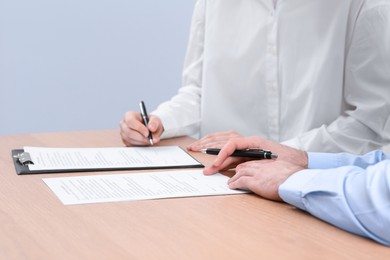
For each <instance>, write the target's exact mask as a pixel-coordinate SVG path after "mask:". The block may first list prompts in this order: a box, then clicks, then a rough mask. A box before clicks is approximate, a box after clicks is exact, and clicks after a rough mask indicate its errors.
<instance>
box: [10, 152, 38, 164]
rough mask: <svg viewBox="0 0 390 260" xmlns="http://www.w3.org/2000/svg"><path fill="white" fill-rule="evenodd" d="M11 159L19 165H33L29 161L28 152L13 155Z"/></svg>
mask: <svg viewBox="0 0 390 260" xmlns="http://www.w3.org/2000/svg"><path fill="white" fill-rule="evenodd" d="M13 157H14V158H15V159H16V161H17V162H18V163H19V164H21V165H28V164H34V162H33V161H32V160H31V156H30V153H28V152H22V153H17V154H14V155H13Z"/></svg>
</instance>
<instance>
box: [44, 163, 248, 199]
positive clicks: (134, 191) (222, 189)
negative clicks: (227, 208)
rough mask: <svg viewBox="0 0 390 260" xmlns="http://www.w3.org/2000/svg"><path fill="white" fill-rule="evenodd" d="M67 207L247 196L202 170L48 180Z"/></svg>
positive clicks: (223, 177) (219, 177)
mask: <svg viewBox="0 0 390 260" xmlns="http://www.w3.org/2000/svg"><path fill="white" fill-rule="evenodd" d="M43 181H44V182H45V183H46V184H47V185H48V186H49V188H50V189H51V190H52V191H53V192H54V193H55V194H56V195H57V197H58V198H59V199H60V200H61V202H62V203H63V204H65V205H75V204H86V203H100V202H115V201H131V200H148V199H162V198H176V197H193V196H211V195H227V194H240V193H247V191H242V190H231V189H230V188H229V186H228V185H227V181H228V177H226V176H224V175H222V174H219V173H217V174H214V175H210V176H206V175H204V174H203V172H202V170H176V171H162V172H147V173H132V174H109V175H91V176H74V177H57V178H44V179H43Z"/></svg>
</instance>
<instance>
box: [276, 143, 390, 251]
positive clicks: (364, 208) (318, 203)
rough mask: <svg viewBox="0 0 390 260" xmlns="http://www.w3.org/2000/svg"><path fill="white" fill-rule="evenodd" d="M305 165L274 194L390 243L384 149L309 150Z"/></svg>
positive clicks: (388, 165) (389, 162) (389, 160)
mask: <svg viewBox="0 0 390 260" xmlns="http://www.w3.org/2000/svg"><path fill="white" fill-rule="evenodd" d="M308 155H309V170H303V171H300V172H298V173H295V174H294V175H292V176H290V177H289V178H288V179H287V180H286V181H285V182H284V183H283V184H282V185H281V186H280V187H279V195H280V197H281V198H282V199H283V200H284V201H285V202H287V203H289V204H292V205H294V206H296V207H298V208H300V209H303V210H305V211H308V212H309V213H311V214H312V215H314V216H316V217H318V218H320V219H322V220H324V221H327V222H329V223H331V224H333V225H335V226H337V227H339V228H342V229H344V230H347V231H349V232H352V233H354V234H358V235H360V236H364V237H369V238H371V239H373V240H376V241H377V242H379V243H382V244H385V245H388V246H390V155H385V154H383V152H382V151H379V150H377V151H373V152H371V153H369V154H366V155H364V156H354V155H351V154H345V153H342V154H325V153H309V154H308Z"/></svg>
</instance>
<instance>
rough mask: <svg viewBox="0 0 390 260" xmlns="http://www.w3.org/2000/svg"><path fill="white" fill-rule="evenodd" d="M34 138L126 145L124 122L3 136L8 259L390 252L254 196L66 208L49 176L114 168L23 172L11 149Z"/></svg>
mask: <svg viewBox="0 0 390 260" xmlns="http://www.w3.org/2000/svg"><path fill="white" fill-rule="evenodd" d="M191 141H192V139H191V138H188V137H180V138H175V139H170V140H165V141H163V142H162V143H161V145H180V146H182V147H185V146H186V145H187V144H189V143H190V142H191ZM27 145H30V146H49V147H50V146H51V147H110V146H113V147H115V146H123V144H122V143H121V140H120V138H119V132H118V131H117V130H107V131H85V132H68V133H45V134H29V135H7V136H0V223H1V226H0V259H299V260H302V259H390V249H389V248H387V247H385V246H382V245H380V244H377V243H375V242H373V241H370V240H368V239H365V238H361V237H358V236H355V235H352V234H349V233H347V232H345V231H342V230H340V229H338V228H335V227H333V226H331V225H329V224H327V223H324V222H322V221H320V220H318V219H316V218H314V217H312V216H310V215H309V214H307V213H305V212H302V211H300V210H297V209H295V208H294V207H291V206H289V205H286V204H284V203H276V202H272V201H268V200H265V199H262V198H260V197H258V196H256V195H254V194H243V195H229V196H211V197H194V198H178V199H161V200H147V201H131V202H117V203H100V204H86V205H73V206H64V205H62V203H61V202H60V201H59V200H58V199H57V197H56V196H55V195H54V193H53V192H51V190H50V189H49V188H48V187H47V186H46V185H45V183H44V182H43V181H42V178H44V177H45V178H46V177H60V176H76V175H92V174H111V173H114V172H96V173H95V172H89V173H86V172H83V173H66V174H65V173H64V174H62V173H59V174H37V175H24V176H18V175H16V173H15V169H14V166H13V164H12V160H11V149H15V148H22V147H23V146H27ZM192 155H193V156H194V157H195V158H197V159H198V160H199V161H201V162H202V163H204V164H205V165H210V164H211V163H212V161H213V159H214V158H215V157H214V156H212V155H205V154H200V153H192ZM121 172H123V173H129V172H130V173H131V172H132V171H121ZM134 172H139V171H134ZM115 173H120V172H118V171H115Z"/></svg>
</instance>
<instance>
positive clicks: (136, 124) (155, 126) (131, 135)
mask: <svg viewBox="0 0 390 260" xmlns="http://www.w3.org/2000/svg"><path fill="white" fill-rule="evenodd" d="M149 131H151V132H152V135H153V141H154V143H158V142H159V141H160V136H161V133H162V132H163V127H162V124H161V120H160V119H159V118H158V117H156V116H152V117H151V118H150V122H149V124H148V127H146V126H145V125H144V123H143V121H142V118H141V115H140V113H138V112H133V111H129V112H126V114H125V117H124V119H123V120H121V121H120V135H121V138H122V141H123V143H124V144H125V145H127V146H133V145H137V146H143V145H149V144H150V143H149V139H148V136H149Z"/></svg>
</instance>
